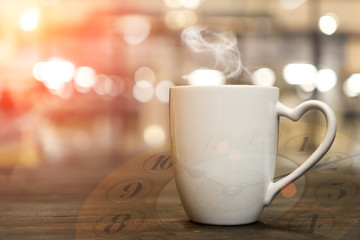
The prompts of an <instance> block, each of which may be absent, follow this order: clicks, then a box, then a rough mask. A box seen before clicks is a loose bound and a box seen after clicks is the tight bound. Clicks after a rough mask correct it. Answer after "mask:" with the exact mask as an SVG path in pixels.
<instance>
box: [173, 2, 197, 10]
mask: <svg viewBox="0 0 360 240" xmlns="http://www.w3.org/2000/svg"><path fill="white" fill-rule="evenodd" d="M179 2H180V4H181V6H182V7H184V8H187V9H192V10H194V9H197V8H198V7H199V6H200V4H201V3H202V2H203V0H179Z"/></svg>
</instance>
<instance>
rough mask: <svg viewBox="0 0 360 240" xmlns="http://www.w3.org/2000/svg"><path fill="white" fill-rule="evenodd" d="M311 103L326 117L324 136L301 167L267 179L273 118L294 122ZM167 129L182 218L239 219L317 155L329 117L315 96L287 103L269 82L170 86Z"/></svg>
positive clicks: (256, 211)
mask: <svg viewBox="0 0 360 240" xmlns="http://www.w3.org/2000/svg"><path fill="white" fill-rule="evenodd" d="M310 109H318V110H320V111H321V112H323V114H324V115H325V117H326V120H327V130H326V134H325V136H324V139H323V141H322V143H321V144H320V146H319V147H318V148H317V149H316V150H315V152H314V153H313V154H312V155H311V156H310V157H309V158H308V159H307V160H306V161H305V162H304V163H303V164H302V165H301V166H299V167H298V168H297V169H295V170H294V171H293V172H292V173H291V174H289V175H287V176H286V177H284V178H282V179H281V180H279V181H276V182H275V183H274V182H273V178H274V171H275V163H276V156H277V144H278V125H279V117H280V116H284V117H287V118H289V119H291V120H293V121H297V120H298V119H299V118H300V117H301V116H302V115H303V114H304V113H305V112H307V111H308V110H310ZM170 129H171V147H172V154H173V162H174V171H175V182H176V186H177V190H178V193H179V196H180V199H181V202H182V204H183V206H184V209H185V212H186V214H187V215H188V217H189V218H190V219H191V220H192V221H194V222H198V223H204V224H216V225H238V224H248V223H253V222H256V221H257V220H258V218H259V217H260V215H261V213H262V210H263V208H264V206H267V205H269V204H270V203H271V201H272V199H273V198H274V197H275V195H276V194H277V193H278V192H279V191H280V190H281V188H283V187H284V186H286V185H287V184H288V183H290V182H292V181H294V180H295V179H297V178H299V177H300V176H301V175H303V174H304V173H305V172H306V171H307V170H309V169H310V168H311V167H312V166H314V165H315V164H316V163H317V162H318V161H319V160H320V159H321V157H322V156H324V154H325V153H326V152H327V151H328V150H329V148H330V146H331V144H332V143H333V141H334V138H335V134H336V119H335V114H334V113H333V111H332V110H331V109H330V108H329V107H328V106H327V105H326V104H325V103H323V102H320V101H314V100H312V101H306V102H304V103H302V104H300V105H299V106H298V107H296V108H295V109H291V108H288V107H286V106H285V105H283V104H282V103H280V102H279V89H278V88H276V87H260V86H245V85H222V86H176V87H172V88H171V89H170Z"/></svg>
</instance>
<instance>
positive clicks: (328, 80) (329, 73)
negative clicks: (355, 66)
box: [315, 69, 337, 92]
mask: <svg viewBox="0 0 360 240" xmlns="http://www.w3.org/2000/svg"><path fill="white" fill-rule="evenodd" d="M336 83H337V75H336V73H335V72H334V71H333V70H331V69H320V70H319V72H318V78H317V79H316V82H315V84H316V87H317V89H318V90H319V91H320V92H327V91H330V90H331V89H332V88H333V87H335V85H336Z"/></svg>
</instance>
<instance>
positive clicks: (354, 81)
mask: <svg viewBox="0 0 360 240" xmlns="http://www.w3.org/2000/svg"><path fill="white" fill-rule="evenodd" d="M343 91H344V93H345V95H346V96H348V97H356V96H359V94H360V73H353V74H351V76H350V77H349V78H347V79H346V80H345V82H344V85H343Z"/></svg>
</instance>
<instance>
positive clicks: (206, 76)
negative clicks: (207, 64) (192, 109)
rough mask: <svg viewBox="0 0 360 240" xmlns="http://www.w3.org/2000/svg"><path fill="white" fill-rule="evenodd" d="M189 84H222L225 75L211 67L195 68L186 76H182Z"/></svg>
mask: <svg viewBox="0 0 360 240" xmlns="http://www.w3.org/2000/svg"><path fill="white" fill-rule="evenodd" d="M184 78H185V79H187V80H188V83H189V85H205V86H206V85H223V84H225V75H224V74H223V73H222V72H220V71H218V70H212V69H197V70H195V71H193V72H191V73H190V74H189V75H188V76H184Z"/></svg>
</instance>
